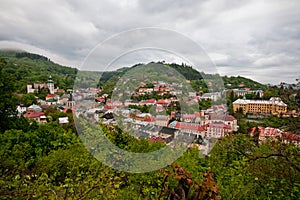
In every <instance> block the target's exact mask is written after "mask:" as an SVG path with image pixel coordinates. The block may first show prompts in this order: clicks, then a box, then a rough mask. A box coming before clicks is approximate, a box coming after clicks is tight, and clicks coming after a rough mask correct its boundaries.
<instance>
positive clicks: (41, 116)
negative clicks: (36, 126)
mask: <svg viewBox="0 0 300 200" xmlns="http://www.w3.org/2000/svg"><path fill="white" fill-rule="evenodd" d="M24 117H26V118H29V119H34V120H35V121H36V122H38V123H41V124H44V123H46V122H47V117H46V116H45V113H44V112H41V111H37V112H34V111H28V112H26V113H25V114H24Z"/></svg>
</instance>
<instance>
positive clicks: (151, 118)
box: [144, 116, 155, 122]
mask: <svg viewBox="0 0 300 200" xmlns="http://www.w3.org/2000/svg"><path fill="white" fill-rule="evenodd" d="M144 121H145V122H154V121H155V117H154V116H147V117H146V118H145V120H144Z"/></svg>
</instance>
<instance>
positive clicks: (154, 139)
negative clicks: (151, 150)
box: [149, 137, 165, 143]
mask: <svg viewBox="0 0 300 200" xmlns="http://www.w3.org/2000/svg"><path fill="white" fill-rule="evenodd" d="M149 142H152V143H153V142H160V143H164V142H165V141H164V140H163V139H162V138H160V137H152V138H150V139H149Z"/></svg>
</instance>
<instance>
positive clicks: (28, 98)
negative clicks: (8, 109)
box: [19, 93, 37, 106]
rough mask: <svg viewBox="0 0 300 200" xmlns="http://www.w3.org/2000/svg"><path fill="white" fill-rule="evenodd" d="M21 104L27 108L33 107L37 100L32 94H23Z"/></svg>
mask: <svg viewBox="0 0 300 200" xmlns="http://www.w3.org/2000/svg"><path fill="white" fill-rule="evenodd" d="M19 101H20V102H22V103H24V104H25V106H31V105H32V104H37V99H36V98H35V95H34V94H32V93H30V94H23V95H22V97H21V98H20V99H19Z"/></svg>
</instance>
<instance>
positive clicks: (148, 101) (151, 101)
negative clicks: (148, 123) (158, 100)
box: [147, 99, 155, 103]
mask: <svg viewBox="0 0 300 200" xmlns="http://www.w3.org/2000/svg"><path fill="white" fill-rule="evenodd" d="M147 103H155V99H148V100H147Z"/></svg>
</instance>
